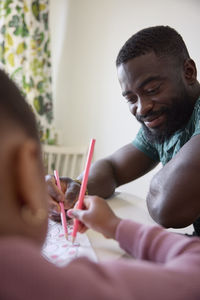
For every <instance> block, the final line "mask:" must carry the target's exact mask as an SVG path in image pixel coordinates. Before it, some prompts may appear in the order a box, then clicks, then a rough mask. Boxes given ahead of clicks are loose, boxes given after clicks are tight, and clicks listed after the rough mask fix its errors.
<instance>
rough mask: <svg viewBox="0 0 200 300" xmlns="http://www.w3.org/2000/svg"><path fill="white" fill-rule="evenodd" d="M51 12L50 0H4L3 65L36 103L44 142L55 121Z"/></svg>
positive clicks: (0, 20) (0, 12)
mask: <svg viewBox="0 0 200 300" xmlns="http://www.w3.org/2000/svg"><path fill="white" fill-rule="evenodd" d="M48 15H49V1H48V0H37V1H32V0H27V1H25V0H5V1H0V67H1V69H3V70H5V71H6V73H7V74H8V75H10V77H11V78H12V79H13V80H14V81H15V82H16V83H17V84H18V86H19V88H20V89H21V91H22V93H23V94H24V95H25V97H26V99H27V101H28V102H29V104H30V105H31V106H32V108H33V111H34V112H35V114H36V118H37V120H38V126H39V131H40V136H41V141H42V142H48V139H49V134H50V130H51V127H52V122H53V106H52V91H51V52H50V49H49V46H50V45H49V36H50V34H49V26H48Z"/></svg>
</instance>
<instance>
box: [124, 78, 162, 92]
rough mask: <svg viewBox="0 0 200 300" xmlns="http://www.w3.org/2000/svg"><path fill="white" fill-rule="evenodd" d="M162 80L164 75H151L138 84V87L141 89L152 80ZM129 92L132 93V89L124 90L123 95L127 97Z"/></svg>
mask: <svg viewBox="0 0 200 300" xmlns="http://www.w3.org/2000/svg"><path fill="white" fill-rule="evenodd" d="M161 80H163V77H161V76H151V77H148V78H146V79H145V80H144V81H143V82H142V83H141V84H140V85H139V86H138V88H139V89H141V88H143V87H144V86H145V85H146V84H148V83H150V82H152V81H161ZM129 94H132V92H131V91H124V92H123V93H122V96H123V97H126V96H128V95H129Z"/></svg>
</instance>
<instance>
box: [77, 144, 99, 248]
mask: <svg viewBox="0 0 200 300" xmlns="http://www.w3.org/2000/svg"><path fill="white" fill-rule="evenodd" d="M95 141H96V140H95V139H91V142H90V147H89V150H88V156H87V160H86V165H85V170H84V175H83V180H82V183H81V188H80V193H79V198H78V203H77V207H76V208H77V209H82V206H83V200H84V196H85V191H86V188H87V181H88V175H89V170H90V165H91V161H92V156H93V152H94V145H95ZM78 224H79V221H78V220H77V219H74V228H73V232H72V243H74V241H75V238H76V234H77V231H78Z"/></svg>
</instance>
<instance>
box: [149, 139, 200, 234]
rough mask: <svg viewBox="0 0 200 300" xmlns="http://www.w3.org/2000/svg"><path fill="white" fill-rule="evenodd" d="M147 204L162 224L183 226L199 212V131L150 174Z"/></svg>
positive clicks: (191, 221)
mask: <svg viewBox="0 0 200 300" xmlns="http://www.w3.org/2000/svg"><path fill="white" fill-rule="evenodd" d="M147 205H148V209H149V212H150V215H151V216H152V218H153V219H154V220H155V221H156V222H157V223H159V224H161V225H163V226H165V227H174V228H178V227H185V226H188V225H190V224H191V223H193V222H194V221H195V220H196V219H197V218H198V217H199V216H200V135H197V136H194V137H192V138H191V140H190V141H188V142H187V143H186V144H185V145H184V146H183V147H182V148H181V149H180V151H179V152H178V153H177V154H176V155H175V156H174V157H173V158H172V159H171V160H170V161H169V162H168V163H167V164H166V165H165V166H164V167H163V168H162V169H161V170H160V171H159V172H158V173H157V174H156V175H155V176H154V177H153V179H152V181H151V185H150V190H149V194H148V195H147Z"/></svg>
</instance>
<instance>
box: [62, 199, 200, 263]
mask: <svg viewBox="0 0 200 300" xmlns="http://www.w3.org/2000/svg"><path fill="white" fill-rule="evenodd" d="M84 204H85V207H86V210H76V209H72V210H69V211H68V214H69V216H71V217H75V218H77V219H79V220H80V221H81V226H80V231H81V232H83V231H84V230H86V229H87V228H92V229H94V230H96V231H98V232H100V233H102V234H103V235H104V236H106V237H108V238H113V239H116V240H117V241H118V242H119V244H120V246H121V247H122V248H123V249H124V250H126V251H127V252H128V253H129V254H131V255H132V256H134V257H136V258H140V259H145V260H149V261H153V262H159V263H167V262H168V261H170V260H172V259H173V258H175V257H176V256H177V255H181V254H184V253H186V252H187V253H189V252H190V249H192V251H193V252H194V251H197V252H198V253H199V252H200V240H199V239H197V238H187V237H185V236H183V235H180V234H174V233H170V232H168V231H166V230H165V229H163V228H162V227H160V226H155V225H154V226H149V225H142V224H138V223H136V222H133V221H130V220H121V219H120V218H118V217H117V216H116V215H115V214H114V212H113V211H112V210H111V209H110V207H109V206H108V204H107V203H106V201H105V200H104V199H102V198H100V197H97V196H88V197H86V198H85V200H84ZM194 249H196V250H194Z"/></svg>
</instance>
